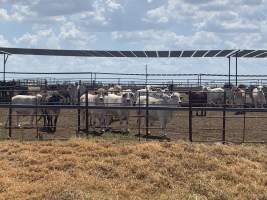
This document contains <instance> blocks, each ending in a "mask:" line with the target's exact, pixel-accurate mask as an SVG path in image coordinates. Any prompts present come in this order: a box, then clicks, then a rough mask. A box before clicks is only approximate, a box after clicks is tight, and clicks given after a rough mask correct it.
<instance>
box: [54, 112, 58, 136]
mask: <svg viewBox="0 0 267 200" xmlns="http://www.w3.org/2000/svg"><path fill="white" fill-rule="evenodd" d="M57 120H58V115H56V116H55V119H54V129H53V132H56V130H57Z"/></svg>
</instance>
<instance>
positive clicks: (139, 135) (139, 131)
mask: <svg viewBox="0 0 267 200" xmlns="http://www.w3.org/2000/svg"><path fill="white" fill-rule="evenodd" d="M140 103H141V102H140V92H138V137H139V141H140V137H141V120H142V119H141V118H140V115H141V107H140Z"/></svg>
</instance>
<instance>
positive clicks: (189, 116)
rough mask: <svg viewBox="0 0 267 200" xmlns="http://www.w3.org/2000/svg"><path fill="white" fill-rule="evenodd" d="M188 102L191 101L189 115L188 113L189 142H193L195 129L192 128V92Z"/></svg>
mask: <svg viewBox="0 0 267 200" xmlns="http://www.w3.org/2000/svg"><path fill="white" fill-rule="evenodd" d="M188 100H189V113H188V120H189V121H188V130H189V132H188V133H189V141H190V142H193V127H192V116H193V113H192V102H191V90H190V91H189V94H188Z"/></svg>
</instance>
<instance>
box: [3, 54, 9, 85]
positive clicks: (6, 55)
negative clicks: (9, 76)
mask: <svg viewBox="0 0 267 200" xmlns="http://www.w3.org/2000/svg"><path fill="white" fill-rule="evenodd" d="M7 59H8V54H5V53H4V71H3V81H4V82H5V81H6V62H7Z"/></svg>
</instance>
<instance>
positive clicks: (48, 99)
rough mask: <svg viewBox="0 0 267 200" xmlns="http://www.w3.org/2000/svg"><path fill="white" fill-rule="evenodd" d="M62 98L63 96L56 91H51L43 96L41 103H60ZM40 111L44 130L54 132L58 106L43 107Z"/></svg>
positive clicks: (58, 110)
mask: <svg viewBox="0 0 267 200" xmlns="http://www.w3.org/2000/svg"><path fill="white" fill-rule="evenodd" d="M63 99H64V98H63V97H62V96H61V95H60V94H59V93H58V92H52V93H50V94H49V93H48V94H46V95H45V96H44V99H43V101H42V103H43V104H44V105H60V104H61V103H62V101H63ZM42 112H43V118H44V128H45V130H47V131H49V132H52V133H54V132H56V128H57V120H58V116H59V113H60V108H44V109H43V110H42Z"/></svg>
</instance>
